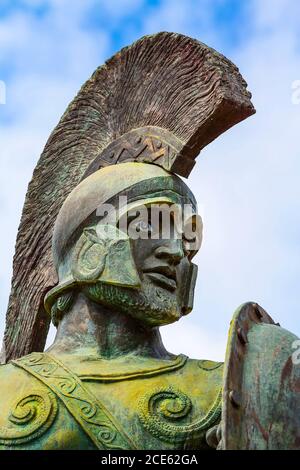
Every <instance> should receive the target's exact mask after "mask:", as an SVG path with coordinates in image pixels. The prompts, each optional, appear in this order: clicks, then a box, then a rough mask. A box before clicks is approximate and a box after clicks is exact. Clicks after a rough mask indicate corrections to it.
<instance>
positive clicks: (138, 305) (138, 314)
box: [84, 280, 182, 327]
mask: <svg viewBox="0 0 300 470" xmlns="http://www.w3.org/2000/svg"><path fill="white" fill-rule="evenodd" d="M84 294H85V295H86V296H87V297H88V298H89V299H90V300H92V301H94V302H97V303H100V304H102V305H104V306H105V307H106V308H111V309H112V310H117V311H118V312H120V313H124V314H126V315H130V316H131V317H133V318H135V319H136V320H139V321H140V322H141V323H143V324H144V325H145V326H148V327H158V326H163V325H169V324H171V323H174V322H176V321H178V320H179V319H180V318H181V317H182V308H181V306H180V302H179V299H178V297H177V294H176V292H169V291H168V290H167V289H164V288H162V287H158V286H157V285H154V284H153V283H152V282H151V281H148V280H144V282H143V284H142V288H141V289H131V288H128V287H122V286H116V285H112V284H104V283H100V282H98V283H96V284H93V285H89V286H88V287H86V288H85V289H84Z"/></svg>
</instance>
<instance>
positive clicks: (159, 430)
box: [138, 387, 222, 444]
mask: <svg viewBox="0 0 300 470" xmlns="http://www.w3.org/2000/svg"><path fill="white" fill-rule="evenodd" d="M221 395H222V392H221V390H220V391H219V393H218V395H217V397H216V399H215V401H214V403H213V405H212V406H211V408H210V409H209V411H208V412H207V413H206V414H205V416H203V417H201V418H200V419H198V420H196V421H195V422H193V423H190V424H182V421H183V420H184V419H185V418H188V417H189V415H191V412H192V409H193V404H192V402H191V400H190V398H189V397H188V396H187V395H185V394H184V393H183V392H181V391H180V390H177V389H175V388H173V387H168V388H166V389H163V388H160V389H156V390H152V392H150V393H147V394H145V395H144V396H142V397H141V399H140V400H139V404H138V409H139V418H140V420H141V422H142V424H143V426H144V427H145V428H146V429H147V431H149V432H150V433H151V434H152V435H153V436H155V437H157V438H158V439H160V440H164V441H166V442H170V443H177V444H179V443H183V442H188V441H189V440H191V439H195V438H197V437H198V436H200V435H201V434H202V433H204V432H205V431H206V430H207V429H209V428H210V427H212V426H213V425H214V424H215V423H216V421H217V420H218V419H219V417H220V415H221Z"/></svg>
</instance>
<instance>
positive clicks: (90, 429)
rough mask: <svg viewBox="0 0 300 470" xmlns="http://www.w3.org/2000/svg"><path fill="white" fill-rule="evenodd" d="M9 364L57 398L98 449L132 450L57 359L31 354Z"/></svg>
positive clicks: (106, 413) (100, 406)
mask: <svg viewBox="0 0 300 470" xmlns="http://www.w3.org/2000/svg"><path fill="white" fill-rule="evenodd" d="M12 363H13V364H14V365H15V366H17V367H21V368H22V369H24V370H26V372H28V373H30V374H31V375H33V376H34V377H36V378H37V379H38V380H40V381H41V382H42V383H43V384H44V385H45V386H46V387H48V389H50V390H51V392H53V393H54V394H55V395H56V396H57V397H59V398H60V400H61V401H62V402H63V403H64V405H65V407H66V408H67V410H68V411H69V412H70V413H71V415H72V416H73V417H74V418H75V419H76V421H77V422H78V423H79V424H80V425H81V428H82V429H83V430H84V431H85V432H86V434H87V435H88V436H89V437H90V438H91V439H92V441H93V442H94V444H95V445H96V447H97V448H99V449H103V448H104V449H114V450H125V449H134V448H135V445H134V443H133V442H131V440H130V439H129V437H128V436H127V435H126V434H125V433H124V432H123V430H121V428H120V426H119V424H118V423H117V422H116V421H115V420H114V418H113V416H112V415H111V414H110V413H109V411H108V410H106V408H105V407H104V405H103V404H102V403H100V402H99V400H97V399H96V398H95V397H94V395H93V394H92V393H91V392H90V391H89V390H88V389H87V388H86V387H85V386H84V384H83V383H82V382H81V380H80V379H79V377H77V376H76V375H75V374H74V373H73V372H72V371H71V370H69V369H67V367H66V366H65V365H64V364H62V363H61V362H60V361H59V360H58V359H56V358H53V357H52V356H50V355H49V354H46V353H32V354H30V355H28V356H25V357H23V358H20V359H18V360H16V361H12Z"/></svg>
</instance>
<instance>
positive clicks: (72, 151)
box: [4, 32, 255, 360]
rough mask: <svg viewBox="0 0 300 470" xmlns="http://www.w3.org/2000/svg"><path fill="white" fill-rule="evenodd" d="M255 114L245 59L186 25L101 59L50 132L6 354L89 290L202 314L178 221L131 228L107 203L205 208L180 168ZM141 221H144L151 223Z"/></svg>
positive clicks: (133, 308)
mask: <svg viewBox="0 0 300 470" xmlns="http://www.w3.org/2000/svg"><path fill="white" fill-rule="evenodd" d="M254 112H255V110H254V107H253V105H252V103H251V94H250V93H249V92H248V90H247V84H246V82H245V81H244V79H243V78H242V76H241V75H240V73H239V70H238V69H237V67H236V66H235V65H234V64H233V63H232V62H231V61H230V60H228V59H226V58H225V57H224V56H223V55H222V54H219V53H218V52H217V51H215V50H214V49H211V48H210V47H208V46H206V45H205V44H203V43H201V42H199V41H197V40H195V39H192V38H189V37H187V36H183V35H181V34H175V33H168V32H162V33H158V34H154V35H152V36H145V37H143V38H141V39H139V40H138V41H136V42H135V43H134V44H132V45H131V46H128V47H125V48H123V49H122V50H121V51H120V52H118V53H117V54H115V55H114V56H113V57H112V58H111V59H109V60H108V61H106V62H105V64H104V65H103V66H100V67H99V68H98V69H97V70H96V71H95V72H94V73H93V75H92V76H91V77H90V79H88V80H87V81H86V83H85V84H84V85H83V86H82V88H81V89H80V91H79V93H78V94H77V96H76V97H75V98H74V100H73V101H72V102H71V103H70V105H69V106H68V108H67V110H66V112H65V113H64V114H63V116H62V118H61V120H60V122H59V123H58V125H57V126H56V128H55V129H54V131H53V132H52V134H51V135H50V137H49V139H48V142H47V144H46V146H45V149H44V151H43V153H42V155H41V157H40V160H39V162H38V164H37V166H36V169H35V171H34V175H33V179H32V181H31V183H30V185H29V188H28V193H27V196H26V201H25V206H24V210H23V215H22V220H21V224H20V228H19V233H18V239H17V244H16V254H15V258H14V259H15V262H14V271H13V279H12V290H11V296H10V300H9V306H8V313H7V324H6V331H5V337H4V355H5V358H6V360H9V359H12V358H15V357H20V356H21V355H23V354H27V353H29V352H31V351H41V350H43V348H44V345H45V341H46V336H47V331H48V326H49V315H48V313H47V311H48V312H49V311H52V316H53V318H55V322H57V321H58V319H59V317H60V316H61V314H63V312H65V311H67V309H68V306H70V303H71V302H72V301H74V293H75V292H78V289H79V290H80V291H84V293H85V295H87V296H88V297H90V298H92V299H93V300H95V301H96V302H102V303H107V305H109V307H110V308H118V309H119V308H123V309H127V310H128V312H129V314H130V315H136V316H138V317H139V318H141V319H142V321H145V322H148V324H150V325H157V324H162V323H169V322H171V321H174V320H176V319H178V318H179V317H180V315H182V314H184V313H187V312H188V311H190V310H191V306H192V290H193V285H194V280H195V268H193V267H192V263H191V259H192V255H193V253H194V251H195V250H194V249H191V250H189V249H186V246H185V242H184V240H183V239H182V240H181V241H179V240H178V239H177V238H176V237H175V236H174V235H175V232H176V231H175V230H174V227H172V230H173V235H172V236H170V237H167V238H164V237H161V236H158V238H157V239H155V238H152V239H150V240H148V239H142V238H137V239H135V238H134V237H132V236H131V235H130V236H128V234H126V231H127V230H125V229H124V226H125V225H124V224H123V223H122V221H123V219H124V214H122V217H121V219H122V220H121V219H120V220H118V218H116V220H114V221H113V222H112V221H111V216H109V220H108V219H107V220H106V225H107V227H108V229H107V232H105V231H104V226H105V217H104V216H103V214H102V215H101V214H100V215H99V213H98V215H97V208H98V207H99V205H103V204H107V203H109V204H110V205H111V206H112V207H114V208H117V207H118V204H119V203H118V201H117V199H118V197H119V196H120V197H121V196H128V204H129V205H130V204H131V209H134V208H135V206H136V204H141V203H142V201H143V205H145V204H146V207H147V208H148V209H147V211H148V210H149V205H150V206H151V205H156V206H157V205H159V204H162V203H164V204H166V205H169V206H170V204H173V202H174V201H173V200H175V201H176V202H175V205H176V204H177V207H178V208H179V207H181V206H182V204H183V201H184V200H186V199H188V200H190V201H192V205H194V207H195V201H194V198H193V196H192V195H191V193H190V192H189V190H188V188H187V186H185V185H184V184H183V183H182V182H181V180H180V179H179V178H178V177H177V176H176V175H179V176H183V177H185V178H187V177H188V176H189V174H190V172H191V171H192V169H193V166H194V164H195V159H196V157H197V156H198V155H199V153H200V152H201V150H202V149H203V148H204V147H205V146H206V145H208V144H209V143H210V142H212V141H213V140H214V139H215V138H217V137H218V136H219V135H220V134H222V133H223V132H225V131H226V130H227V129H229V128H230V127H232V126H234V125H235V124H237V123H238V122H240V121H242V120H243V119H246V118H247V117H248V116H250V115H252V114H253V113H254ZM129 163H130V164H129ZM130 165H134V167H132V166H130ZM160 183H162V185H160ZM156 184H158V186H156ZM144 203H145V204H144ZM127 212H128V211H127V210H125V213H127ZM175 212H176V213H177V211H176V210H175ZM145 213H146V211H144V219H145V217H146V215H145ZM57 216H58V219H57V221H56V224H55V220H56V218H57ZM193 217H194V218H195V214H191V217H190V219H191V220H193ZM177 218H179V219H180V217H177ZM142 219H143V218H142ZM100 220H102V222H103V223H102V224H101V223H100V224H99V221H100ZM172 220H175V219H172ZM184 223H185V221H184ZM54 224H55V229H54ZM136 226H137V227H139V229H140V230H141V228H142V227H144V226H145V227H147V221H146V220H139V221H136ZM130 227H131V228H132V227H134V221H133V226H131V224H130ZM148 228H149V227H148ZM53 229H54V238H53V254H54V265H53V257H52V254H51V239H52V236H53ZM146 230H147V229H146ZM156 232H157V234H158V235H159V233H160V229H159V228H158V229H157V231H156ZM120 234H121V235H120ZM117 236H118V237H119V238H120V240H118V241H115V238H116V237H117ZM127 236H128V237H127ZM126 237H127V238H126ZM118 250H120V253H121V255H119V254H118V253H119V252H118ZM53 268H56V269H53ZM147 270H149V272H148V273H146V271H147ZM151 270H152V271H151ZM157 270H160V271H162V270H164V271H165V272H164V273H163V272H160V273H159V272H157ZM167 270H168V273H167ZM175 272H176V281H175V274H174V273H175ZM56 273H58V276H57V275H56ZM166 279H168V281H167V280H166ZM175 283H176V288H175ZM154 286H155V288H154ZM46 294H47V296H46V302H45V304H44V297H45V295H46ZM113 303H115V304H116V303H118V305H114V306H113ZM125 304H126V305H127V307H125ZM149 305H150V306H151V309H150V308H148V306H149ZM146 306H147V312H149V313H148V314H147V315H146V314H145V310H146ZM45 307H46V309H45ZM24 331H25V332H26V333H25V334H24Z"/></svg>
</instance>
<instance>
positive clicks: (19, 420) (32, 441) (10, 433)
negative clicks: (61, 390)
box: [0, 356, 88, 450]
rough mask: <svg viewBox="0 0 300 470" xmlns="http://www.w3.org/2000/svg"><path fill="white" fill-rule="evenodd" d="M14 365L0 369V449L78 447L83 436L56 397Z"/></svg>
mask: <svg viewBox="0 0 300 470" xmlns="http://www.w3.org/2000/svg"><path fill="white" fill-rule="evenodd" d="M25 357H26V356H25ZM28 357H29V356H28ZM22 359H23V358H22ZM16 364H17V363H16ZM16 364H14V363H9V364H6V365H1V366H0V449H1V450H14V449H21V450H42V449H43V450H44V449H45V450H46V449H49V450H52V449H56V448H59V449H64V448H65V449H69V448H75V449H76V448H78V447H80V445H79V444H81V445H82V440H84V439H85V437H84V436H82V432H81V430H80V428H78V426H77V424H76V423H75V422H74V420H73V418H72V417H71V416H70V415H69V413H68V412H67V410H66V409H65V408H64V406H63V405H62V404H61V403H60V401H59V400H58V399H57V397H56V395H55V394H54V393H53V392H52V391H51V390H50V389H49V388H48V387H47V386H46V385H45V384H43V383H42V382H40V381H39V380H38V379H37V378H35V377H34V376H32V375H31V374H29V373H28V372H27V371H25V370H24V369H22V368H20V367H18V366H17V365H16ZM74 446H75V447H74ZM76 446H77V447H76ZM87 446H88V442H87Z"/></svg>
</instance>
